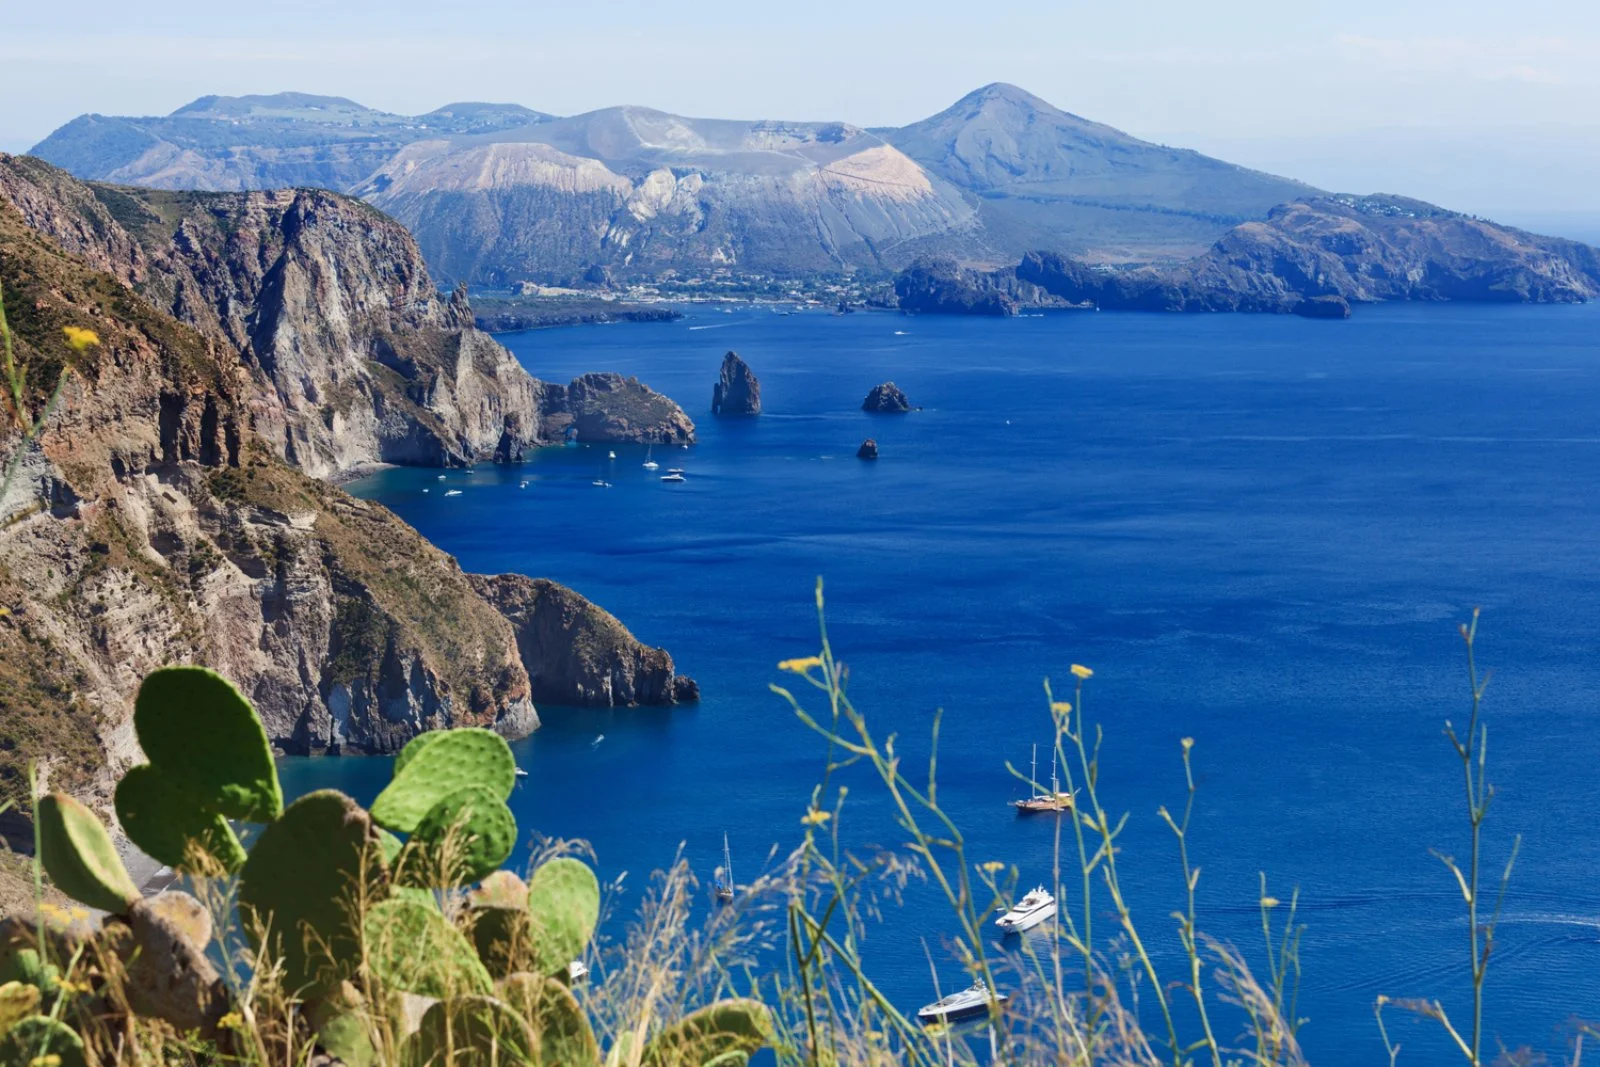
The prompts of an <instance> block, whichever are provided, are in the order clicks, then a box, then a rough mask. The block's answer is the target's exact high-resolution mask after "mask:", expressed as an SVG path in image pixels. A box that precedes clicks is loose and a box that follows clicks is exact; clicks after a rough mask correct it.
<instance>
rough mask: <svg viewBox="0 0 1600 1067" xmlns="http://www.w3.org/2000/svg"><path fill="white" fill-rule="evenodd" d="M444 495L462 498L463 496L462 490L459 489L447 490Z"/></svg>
mask: <svg viewBox="0 0 1600 1067" xmlns="http://www.w3.org/2000/svg"><path fill="white" fill-rule="evenodd" d="M444 495H445V496H460V495H461V490H459V489H446V490H445V491H444Z"/></svg>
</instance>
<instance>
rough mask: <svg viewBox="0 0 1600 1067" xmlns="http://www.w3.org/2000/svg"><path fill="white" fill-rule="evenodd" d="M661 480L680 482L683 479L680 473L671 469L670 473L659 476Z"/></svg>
mask: <svg viewBox="0 0 1600 1067" xmlns="http://www.w3.org/2000/svg"><path fill="white" fill-rule="evenodd" d="M661 480H662V481H664V482H681V481H684V480H685V479H684V477H683V475H682V474H680V473H678V472H677V471H673V472H672V473H671V474H663V475H662V476H661Z"/></svg>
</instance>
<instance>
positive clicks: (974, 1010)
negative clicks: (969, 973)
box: [917, 978, 1006, 1023]
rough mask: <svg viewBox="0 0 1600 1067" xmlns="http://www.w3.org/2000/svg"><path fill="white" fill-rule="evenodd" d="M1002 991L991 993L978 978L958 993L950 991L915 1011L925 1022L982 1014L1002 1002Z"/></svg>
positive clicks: (941, 1021)
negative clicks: (990, 1006)
mask: <svg viewBox="0 0 1600 1067" xmlns="http://www.w3.org/2000/svg"><path fill="white" fill-rule="evenodd" d="M1005 1002H1006V995H1005V994H1004V993H992V992H990V991H989V987H988V986H986V985H984V983H983V979H982V978H980V979H978V980H977V981H976V982H973V983H972V985H971V986H970V987H969V988H967V989H963V990H962V991H961V992H959V993H951V994H950V995H949V996H947V997H941V998H940V999H938V1000H936V1001H934V1002H933V1003H932V1004H929V1005H928V1006H927V1007H925V1008H923V1009H922V1010H921V1011H919V1012H917V1018H918V1019H920V1020H921V1021H923V1022H925V1023H947V1022H953V1021H955V1020H956V1019H966V1018H969V1017H970V1016H973V1015H983V1014H985V1013H987V1012H988V1010H989V1005H991V1004H1004V1003H1005Z"/></svg>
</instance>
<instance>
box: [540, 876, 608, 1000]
mask: <svg viewBox="0 0 1600 1067" xmlns="http://www.w3.org/2000/svg"><path fill="white" fill-rule="evenodd" d="M599 921H600V882H599V880H598V879H596V878H595V876H594V872H593V871H591V870H590V869H589V867H588V865H587V864H585V863H584V862H582V861H581V860H575V859H572V858H571V857H569V856H562V857H559V858H557V859H553V860H550V861H549V862H547V863H545V864H543V865H542V866H540V867H539V869H538V870H536V871H534V872H533V877H532V879H530V880H529V882H528V942H529V951H530V953H531V955H532V958H533V961H534V965H535V967H536V968H537V969H538V970H539V972H540V973H542V974H546V975H554V974H561V973H564V972H565V971H566V969H567V968H568V967H569V966H571V964H572V961H573V960H575V959H577V958H578V957H579V956H581V955H583V949H584V946H585V945H587V944H588V943H589V938H590V937H592V936H594V928H595V924H596V923H598V922H599Z"/></svg>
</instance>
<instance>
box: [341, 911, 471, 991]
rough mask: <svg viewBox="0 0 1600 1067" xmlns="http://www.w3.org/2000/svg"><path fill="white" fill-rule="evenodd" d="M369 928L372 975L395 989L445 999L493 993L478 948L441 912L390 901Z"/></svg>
mask: <svg viewBox="0 0 1600 1067" xmlns="http://www.w3.org/2000/svg"><path fill="white" fill-rule="evenodd" d="M364 930H365V934H366V949H367V961H368V963H369V964H370V965H371V967H372V973H373V974H374V975H376V976H377V977H378V979H379V980H380V981H382V982H383V983H384V985H385V986H387V987H388V988H389V989H391V990H400V991H403V992H406V993H417V994H419V995H421V996H425V997H441V998H442V997H450V996H460V995H463V994H468V993H487V992H489V990H490V981H489V975H488V972H486V971H485V970H484V969H483V964H481V963H479V962H478V956H477V953H475V952H474V951H473V949H472V945H471V944H470V943H469V942H468V941H467V939H466V938H465V937H463V936H461V932H460V931H459V930H457V929H456V928H455V927H454V926H451V925H450V922H449V920H448V919H446V918H445V917H444V916H443V915H442V914H440V912H439V909H438V908H432V907H429V906H428V905H426V904H422V903H420V902H419V901H415V900H409V899H406V898H397V899H394V900H386V901H384V902H383V903H381V904H377V905H375V906H373V907H372V909H371V910H369V911H368V912H367V919H366V924H365V928H364Z"/></svg>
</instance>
